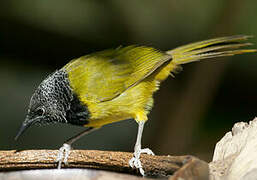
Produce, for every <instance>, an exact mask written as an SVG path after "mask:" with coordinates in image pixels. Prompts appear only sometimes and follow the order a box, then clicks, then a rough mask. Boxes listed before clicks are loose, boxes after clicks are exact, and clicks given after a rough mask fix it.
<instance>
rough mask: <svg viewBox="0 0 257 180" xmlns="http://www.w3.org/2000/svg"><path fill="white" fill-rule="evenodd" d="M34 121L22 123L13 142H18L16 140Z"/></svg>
mask: <svg viewBox="0 0 257 180" xmlns="http://www.w3.org/2000/svg"><path fill="white" fill-rule="evenodd" d="M34 122H35V121H33V120H32V121H27V122H26V121H25V122H23V123H22V125H21V127H20V130H19V131H18V133H17V135H16V136H15V138H14V139H15V140H18V138H19V137H20V136H21V135H22V134H23V133H24V132H25V130H27V129H28V128H29V127H30V126H31V125H32V124H33V123H34Z"/></svg>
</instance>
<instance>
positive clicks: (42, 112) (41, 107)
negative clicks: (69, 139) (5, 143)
mask: <svg viewBox="0 0 257 180" xmlns="http://www.w3.org/2000/svg"><path fill="white" fill-rule="evenodd" d="M71 100H72V96H71V90H70V88H69V86H68V85H67V79H66V75H65V72H63V71H56V72H54V73H53V74H52V75H50V76H48V77H47V78H46V79H45V80H44V81H43V82H42V83H41V84H40V85H39V86H38V88H37V89H36V91H35V92H34V94H33V95H32V97H31V100H30V104H29V107H28V112H27V115H26V119H25V121H24V122H23V123H22V125H21V128H20V130H19V132H18V134H17V135H16V137H15V139H18V137H19V136H20V135H21V134H22V133H23V132H24V131H25V130H26V129H28V128H29V127H30V126H32V125H35V124H39V125H41V124H51V123H56V122H67V120H66V111H67V109H69V106H70V103H69V102H70V101H71Z"/></svg>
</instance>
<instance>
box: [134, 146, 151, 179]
mask: <svg viewBox="0 0 257 180" xmlns="http://www.w3.org/2000/svg"><path fill="white" fill-rule="evenodd" d="M142 153H145V154H149V155H154V153H153V151H152V150H150V149H149V148H145V149H139V150H137V151H135V152H134V157H132V158H131V159H130V160H129V166H130V167H132V168H137V169H139V171H140V174H142V176H145V171H144V169H143V166H142V163H141V161H140V155H141V154H142Z"/></svg>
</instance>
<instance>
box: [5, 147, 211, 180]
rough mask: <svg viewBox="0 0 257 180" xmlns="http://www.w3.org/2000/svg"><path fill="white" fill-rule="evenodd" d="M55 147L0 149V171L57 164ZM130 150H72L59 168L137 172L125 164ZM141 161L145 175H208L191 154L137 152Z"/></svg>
mask: <svg viewBox="0 0 257 180" xmlns="http://www.w3.org/2000/svg"><path fill="white" fill-rule="evenodd" d="M57 153H58V151H57V150H24V151H15V150H12V151H0V171H13V170H24V169H49V168H57V163H56V162H55V159H56V157H57ZM130 158H132V153H127V152H111V151H96V150H72V151H71V153H70V156H69V159H68V165H63V168H93V169H101V170H109V171H115V172H123V173H129V174H139V172H138V170H136V169H132V168H131V167H129V164H128V161H129V159H130ZM141 160H142V165H143V167H144V170H145V173H146V175H147V176H151V177H168V176H170V175H174V176H173V178H176V179H177V178H178V177H187V176H188V175H190V177H194V176H196V177H197V179H201V177H205V178H206V177H208V171H209V169H208V164H207V163H206V162H204V161H201V160H199V159H197V158H195V157H193V156H151V155H146V154H142V155H141Z"/></svg>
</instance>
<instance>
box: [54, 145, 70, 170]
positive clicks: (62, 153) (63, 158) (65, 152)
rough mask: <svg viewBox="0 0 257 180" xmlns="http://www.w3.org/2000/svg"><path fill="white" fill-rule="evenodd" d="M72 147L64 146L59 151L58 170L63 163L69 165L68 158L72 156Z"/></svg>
mask: <svg viewBox="0 0 257 180" xmlns="http://www.w3.org/2000/svg"><path fill="white" fill-rule="evenodd" d="M70 150H71V145H69V144H66V143H65V144H63V146H62V147H61V148H60V149H59V152H58V155H57V158H56V162H58V169H61V166H62V162H63V163H64V164H66V165H67V164H68V157H69V155H70Z"/></svg>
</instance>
